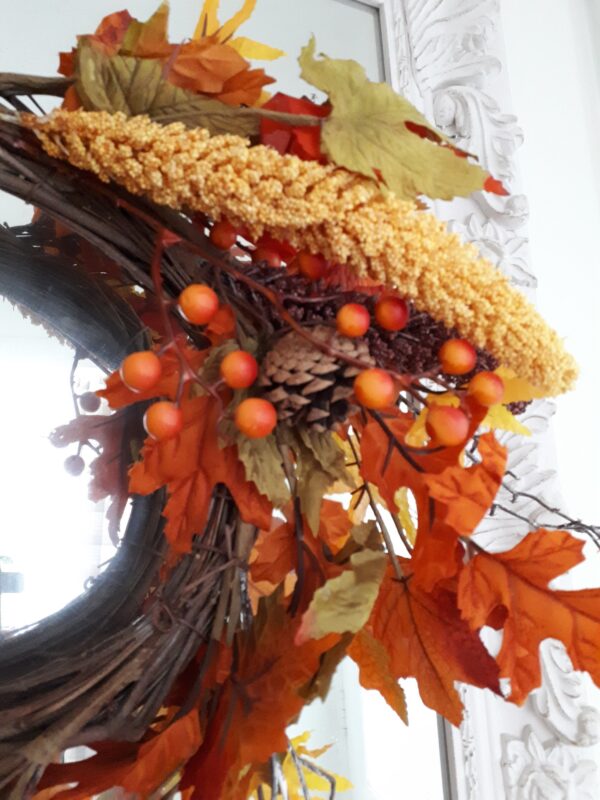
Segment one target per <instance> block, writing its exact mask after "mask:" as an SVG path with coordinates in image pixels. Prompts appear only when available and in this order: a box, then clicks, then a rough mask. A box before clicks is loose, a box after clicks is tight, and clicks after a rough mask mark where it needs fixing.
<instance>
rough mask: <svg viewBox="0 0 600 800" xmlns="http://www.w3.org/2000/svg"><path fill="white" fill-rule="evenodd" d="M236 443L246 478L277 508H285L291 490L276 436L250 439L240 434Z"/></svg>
mask: <svg viewBox="0 0 600 800" xmlns="http://www.w3.org/2000/svg"><path fill="white" fill-rule="evenodd" d="M236 444H237V448H238V455H239V457H240V460H241V462H242V463H243V465H244V468H245V470H246V478H247V479H248V480H249V481H252V482H253V483H254V484H256V487H257V489H258V491H259V492H260V493H261V494H264V495H266V496H267V497H268V498H269V500H270V501H271V502H272V503H273V505H274V506H275V507H276V508H283V507H284V506H285V505H286V504H287V503H289V501H290V490H289V487H288V485H287V483H286V479H285V472H284V469H283V466H282V463H281V454H280V452H279V448H278V447H277V442H276V441H275V437H274V436H273V435H270V436H265V437H264V438H262V439H249V438H248V437H247V436H242V435H240V436H237V437H236Z"/></svg>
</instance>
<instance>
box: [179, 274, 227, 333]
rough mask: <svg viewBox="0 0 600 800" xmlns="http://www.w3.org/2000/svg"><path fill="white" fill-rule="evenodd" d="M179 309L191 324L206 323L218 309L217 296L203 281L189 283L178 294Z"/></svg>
mask: <svg viewBox="0 0 600 800" xmlns="http://www.w3.org/2000/svg"><path fill="white" fill-rule="evenodd" d="M179 310H180V311H181V313H182V314H183V316H184V317H185V318H186V319H187V321H188V322H191V323H192V324H193V325H206V324H207V323H208V322H210V321H211V319H212V318H213V317H214V315H215V314H216V313H217V311H218V310H219V298H218V297H217V295H216V294H215V293H214V292H213V290H212V289H211V288H210V286H206V285H205V284H203V283H191V284H190V285H189V286H186V287H185V289H184V290H183V292H181V294H180V295H179Z"/></svg>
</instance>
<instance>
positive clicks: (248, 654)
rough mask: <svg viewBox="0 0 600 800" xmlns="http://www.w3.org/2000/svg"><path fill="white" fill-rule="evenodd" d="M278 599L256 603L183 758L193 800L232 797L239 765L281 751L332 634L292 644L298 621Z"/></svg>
mask: <svg viewBox="0 0 600 800" xmlns="http://www.w3.org/2000/svg"><path fill="white" fill-rule="evenodd" d="M282 599H283V598H281V597H280V596H279V595H272V596H271V597H270V598H267V599H266V600H262V601H261V603H260V607H259V612H258V615H257V617H256V618H255V621H254V625H253V627H252V628H251V629H250V630H249V631H247V632H244V633H241V634H239V635H238V639H237V641H236V645H235V650H236V653H237V665H236V670H235V672H234V673H233V675H232V676H231V678H230V679H229V680H228V681H227V683H226V684H225V686H224V689H223V692H222V693H221V696H220V701H219V705H218V708H217V710H216V712H215V714H214V716H213V717H212V718H211V720H210V722H209V724H208V726H207V730H206V736H205V742H204V744H203V746H202V747H201V748H200V750H199V751H198V752H197V754H196V755H195V756H194V757H193V758H192V759H191V760H190V761H189V763H188V765H187V767H186V770H185V775H184V780H183V784H182V785H183V788H186V787H191V786H195V787H196V792H195V793H194V794H193V795H192V797H193V798H201V800H221V798H222V797H223V796H228V797H229V796H237V795H236V794H235V793H233V794H232V791H231V790H232V789H235V787H236V786H237V782H238V781H239V776H240V773H241V771H242V769H243V768H244V767H246V766H247V765H250V764H262V763H263V762H265V761H267V760H268V759H269V758H270V756H271V755H272V754H273V753H277V752H285V751H286V749H287V737H286V733H285V729H286V727H287V726H288V725H289V724H290V723H291V722H293V721H294V720H295V719H296V717H297V716H298V714H299V713H300V711H301V710H302V708H303V706H304V703H305V698H304V697H303V694H302V689H303V687H305V686H306V685H307V684H309V682H310V681H311V679H312V678H313V676H314V675H315V674H316V673H317V672H318V669H319V666H320V661H321V656H322V654H323V653H325V652H326V651H327V650H329V649H331V647H333V646H334V645H335V644H337V642H338V641H339V638H340V637H339V636H337V635H333V636H327V637H325V638H323V639H320V640H310V641H308V642H306V643H304V644H302V645H301V646H296V645H295V644H294V637H295V634H296V631H297V628H298V626H299V624H300V618H299V617H297V618H295V619H291V618H290V617H289V615H288V614H287V613H286V610H285V608H284V606H283V605H282Z"/></svg>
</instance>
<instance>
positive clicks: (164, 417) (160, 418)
mask: <svg viewBox="0 0 600 800" xmlns="http://www.w3.org/2000/svg"><path fill="white" fill-rule="evenodd" d="M144 428H145V429H146V433H147V434H148V436H151V437H152V438H153V439H156V441H157V442H162V441H164V440H165V439H172V438H173V436H177V434H178V433H180V432H181V430H182V428H183V414H182V413H181V409H180V408H179V406H177V405H175V403H171V402H170V401H169V400H159V402H158V403H153V404H152V405H151V406H150V407H149V408H148V410H147V411H146V413H145V414H144Z"/></svg>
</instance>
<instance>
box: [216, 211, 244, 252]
mask: <svg viewBox="0 0 600 800" xmlns="http://www.w3.org/2000/svg"><path fill="white" fill-rule="evenodd" d="M237 236H238V234H237V228H234V226H233V225H232V224H231V222H228V221H227V220H226V219H222V220H220V221H219V222H215V224H214V225H213V226H212V229H211V231H210V240H211V242H212V243H213V244H214V245H215V246H216V247H219V248H220V249H221V250H229V249H231V248H232V247H233V245H234V244H235V243H236V241H237Z"/></svg>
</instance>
